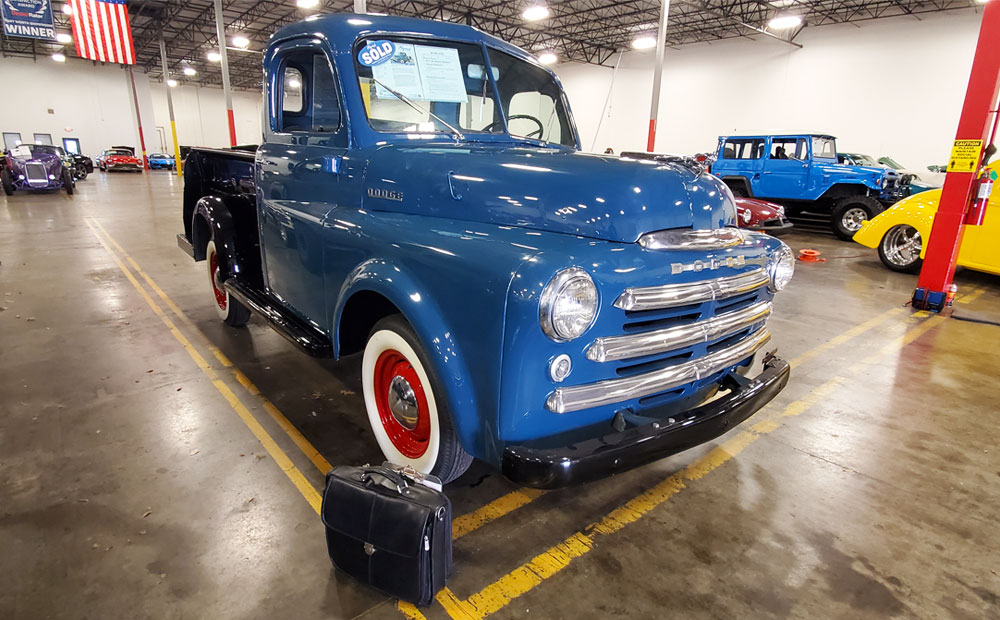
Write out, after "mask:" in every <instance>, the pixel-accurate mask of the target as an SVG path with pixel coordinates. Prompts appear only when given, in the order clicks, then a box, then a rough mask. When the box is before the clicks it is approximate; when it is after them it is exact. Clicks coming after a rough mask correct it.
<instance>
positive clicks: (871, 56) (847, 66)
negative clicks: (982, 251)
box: [555, 10, 981, 170]
mask: <svg viewBox="0 0 1000 620" xmlns="http://www.w3.org/2000/svg"><path fill="white" fill-rule="evenodd" d="M980 21H981V12H975V11H971V10H961V11H953V12H947V13H935V14H924V15H921V20H920V21H918V20H916V19H914V18H910V17H907V18H890V19H883V20H876V21H869V22H860V23H858V24H857V25H856V26H855V25H850V24H842V25H836V26H824V27H817V28H808V27H807V28H806V29H805V30H803V31H802V33H801V34H800V35H799V37H798V38H797V39H796V41H797V42H798V43H801V44H802V46H803V47H802V49H796V48H793V47H792V46H790V45H787V44H785V43H781V42H779V41H775V40H773V39H769V38H768V37H763V36H761V37H757V38H756V40H748V39H734V40H727V41H719V42H715V43H711V44H708V43H704V44H694V45H687V46H683V47H681V48H680V49H678V50H672V49H668V50H667V53H666V61H665V68H664V73H663V90H662V92H661V96H660V107H659V120H658V125H657V136H656V150H657V151H660V152H671V153H689V154H690V153H696V152H705V151H713V150H714V149H715V145H716V138H717V137H718V136H720V135H725V134H733V133H741V132H781V131H814V132H825V133H831V134H833V135H835V136H837V137H838V141H837V142H838V148H840V149H841V150H843V151H854V152H862V153H867V154H869V155H872V156H874V157H876V158H877V157H881V156H883V155H890V156H892V157H893V158H895V159H896V160H897V161H899V162H901V163H903V164H904V165H905V166H908V167H910V168H912V169H920V170H923V169H924V168H925V167H926V166H927V165H930V164H944V163H946V160H947V157H948V153H949V151H950V146H951V142H952V140H954V138H955V130H956V129H957V126H958V116H959V114H960V112H961V108H962V102H963V100H964V98H965V89H966V86H967V85H968V79H969V71H970V69H971V67H972V56H973V54H974V52H975V47H976V40H977V38H978V33H979V24H980ZM654 56H655V54H654V53H653V52H652V51H651V52H647V53H640V52H631V53H626V54H625V55H624V58H623V59H622V61H621V66H620V68H619V70H618V75H617V77H616V78H615V84H614V93H613V95H612V99H611V104H610V107H609V111H608V113H607V114H606V115H605V118H604V122H603V124H602V126H601V129H600V135H599V136H598V139H597V142H596V144H595V145H594V148H593V150H594V151H596V152H603V151H604V149H605V148H606V147H609V146H610V147H612V148H613V149H614V150H615V152H616V153H620V152H621V151H622V150H639V151H642V150H645V147H646V135H647V130H648V125H649V106H650V96H651V93H652V74H653V68H654V63H655V59H654ZM615 58H617V56H616V57H615ZM613 62H614V59H613V60H612V63H613ZM555 70H556V72H557V73H558V74H559V77H560V79H561V80H562V82H563V85H564V86H565V87H566V91H567V93H568V96H569V100H570V105H571V107H572V108H573V113H574V115H575V117H576V122H577V126H578V129H579V130H580V137H581V141H582V143H583V147H584V149H585V150H591V143H592V142H593V140H594V135H595V131H596V130H597V125H598V121H599V120H600V117H601V111H602V108H603V105H604V101H605V97H606V96H607V92H608V86H609V84H610V82H611V75H612V70H611V69H609V68H603V67H596V66H593V65H582V64H575V63H566V64H560V65H557V66H556V67H555Z"/></svg>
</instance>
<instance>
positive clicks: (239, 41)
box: [233, 34, 250, 49]
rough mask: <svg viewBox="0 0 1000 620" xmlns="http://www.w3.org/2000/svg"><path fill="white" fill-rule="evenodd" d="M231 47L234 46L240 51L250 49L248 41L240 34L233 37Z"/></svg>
mask: <svg viewBox="0 0 1000 620" xmlns="http://www.w3.org/2000/svg"><path fill="white" fill-rule="evenodd" d="M233 45H235V46H236V47H238V48H240V49H246V48H248V47H250V39H248V38H246V37H245V36H243V35H241V34H238V35H236V36H235V37H233Z"/></svg>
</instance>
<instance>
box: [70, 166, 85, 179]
mask: <svg viewBox="0 0 1000 620" xmlns="http://www.w3.org/2000/svg"><path fill="white" fill-rule="evenodd" d="M73 177H74V178H75V179H76V180H77V181H82V180H84V179H86V178H87V167H86V166H84V165H83V164H77V165H76V167H75V168H73Z"/></svg>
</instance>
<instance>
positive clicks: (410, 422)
mask: <svg viewBox="0 0 1000 620" xmlns="http://www.w3.org/2000/svg"><path fill="white" fill-rule="evenodd" d="M389 411H390V412H391V413H392V417H394V418H396V421H397V422H399V423H400V424H401V425H402V426H403V428H405V429H406V430H410V431H412V430H413V429H415V428H416V427H417V418H418V413H419V408H418V406H417V395H416V394H415V393H414V392H413V386H411V385H410V382H409V381H407V380H406V379H404V378H403V377H400V376H399V375H396V376H395V377H393V378H392V382H391V383H390V384H389Z"/></svg>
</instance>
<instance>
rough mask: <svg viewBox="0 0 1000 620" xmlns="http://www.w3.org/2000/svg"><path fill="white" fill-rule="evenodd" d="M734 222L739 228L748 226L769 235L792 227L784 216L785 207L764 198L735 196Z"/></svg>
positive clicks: (783, 231)
mask: <svg viewBox="0 0 1000 620" xmlns="http://www.w3.org/2000/svg"><path fill="white" fill-rule="evenodd" d="M736 222H737V224H739V227H740V228H749V229H750V230H757V231H760V232H765V233H767V234H769V235H780V234H782V233H785V232H788V231H789V230H790V229H791V228H792V223H791V222H790V221H788V218H787V217H785V208H784V207H783V206H781V205H776V204H774V203H773V202H768V201H766V200H758V199H756V198H740V197H736Z"/></svg>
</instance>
